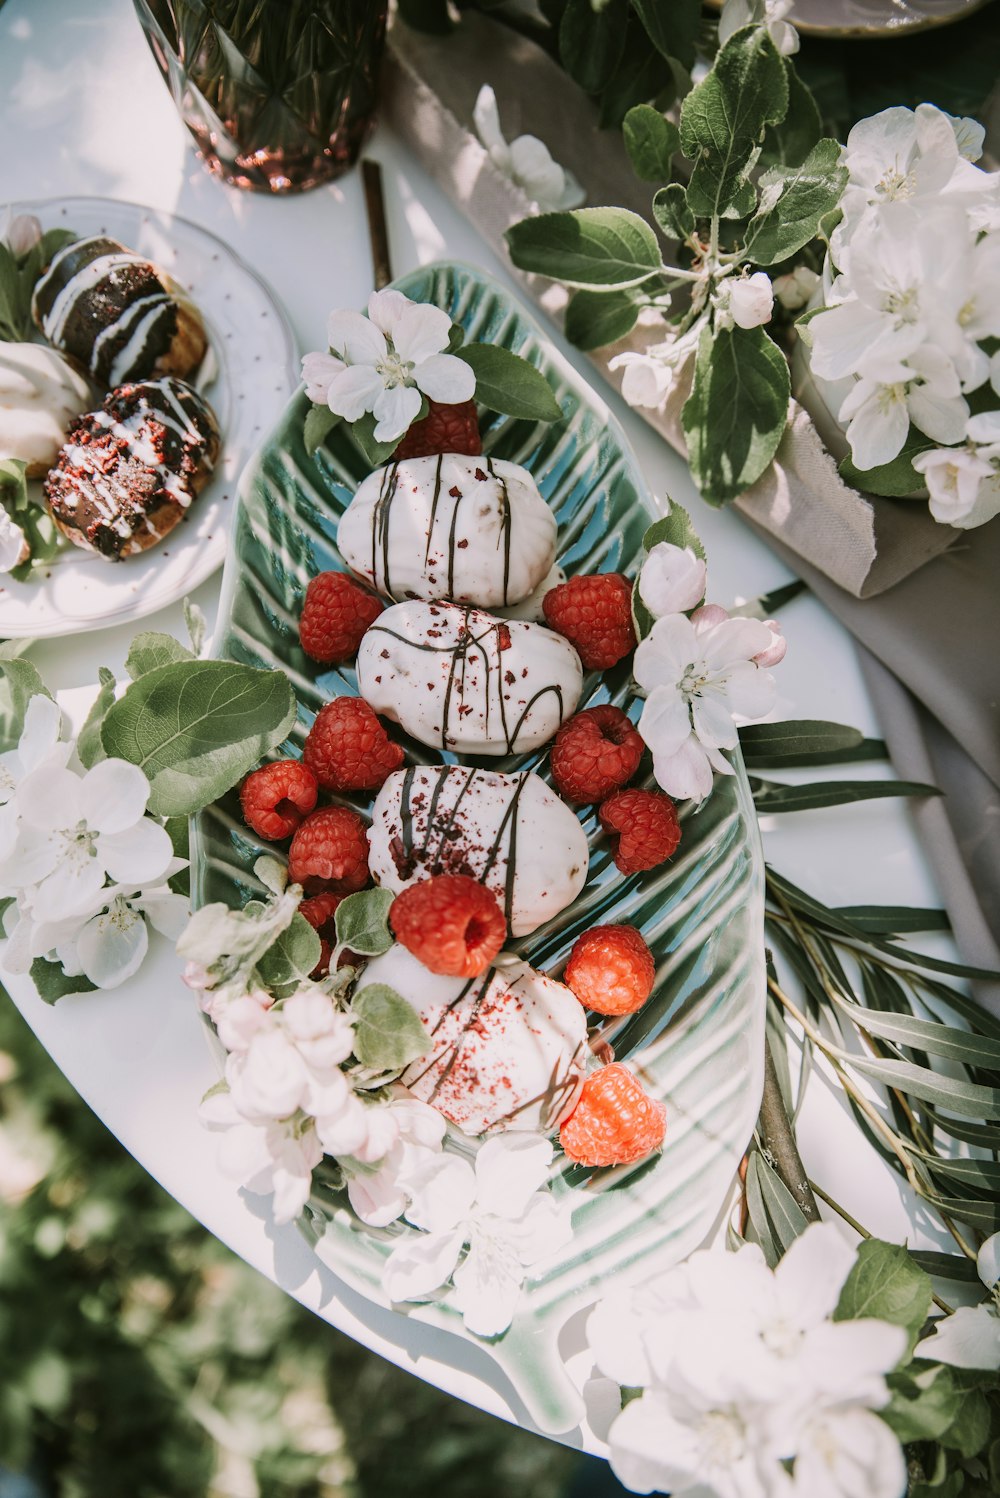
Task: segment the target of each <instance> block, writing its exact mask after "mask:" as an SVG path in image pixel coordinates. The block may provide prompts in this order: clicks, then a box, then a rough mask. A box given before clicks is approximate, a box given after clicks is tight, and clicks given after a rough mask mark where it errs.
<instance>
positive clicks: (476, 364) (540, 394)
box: [455, 343, 562, 421]
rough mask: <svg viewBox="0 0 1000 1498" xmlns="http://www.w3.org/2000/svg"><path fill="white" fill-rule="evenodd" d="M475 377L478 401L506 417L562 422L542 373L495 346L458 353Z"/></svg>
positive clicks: (465, 348) (470, 347)
mask: <svg viewBox="0 0 1000 1498" xmlns="http://www.w3.org/2000/svg"><path fill="white" fill-rule="evenodd" d="M455 357H456V358H458V359H462V360H464V362H465V363H466V364H468V365H469V367H470V369H471V370H472V372H473V374H474V375H475V376H476V400H477V401H478V402H479V403H480V405H483V406H488V407H489V409H490V410H491V411H499V412H500V413H501V414H502V415H504V416H519V417H521V418H523V419H524V420H526V421H559V420H560V418H561V417H562V410H561V408H560V406H559V402H558V401H557V400H556V398H555V396H554V395H553V394H552V387H551V385H550V384H549V382H548V380H547V379H546V378H545V376H544V375H543V374H542V372H541V370H538V369H536V368H535V366H534V365H533V364H529V363H528V361H527V359H522V358H520V356H519V355H517V354H513V353H511V351H510V349H506V348H501V347H500V345H499V344H495V343H467V344H465V345H464V346H463V347H462V348H460V349H457V350H456V354H455Z"/></svg>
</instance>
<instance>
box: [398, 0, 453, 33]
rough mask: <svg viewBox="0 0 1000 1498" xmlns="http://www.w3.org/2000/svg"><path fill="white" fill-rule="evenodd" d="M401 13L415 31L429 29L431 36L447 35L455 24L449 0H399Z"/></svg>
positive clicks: (401, 16) (402, 17)
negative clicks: (449, 7)
mask: <svg viewBox="0 0 1000 1498" xmlns="http://www.w3.org/2000/svg"><path fill="white" fill-rule="evenodd" d="M399 15H400V18H401V19H402V20H404V21H405V22H406V24H407V26H412V27H413V29H414V31H427V32H429V33H430V34H431V36H447V35H448V32H449V31H451V30H453V28H454V25H455V23H454V21H453V20H452V18H451V12H450V10H449V9H448V0H399Z"/></svg>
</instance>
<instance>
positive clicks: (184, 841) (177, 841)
mask: <svg viewBox="0 0 1000 1498" xmlns="http://www.w3.org/2000/svg"><path fill="white" fill-rule="evenodd" d="M163 825H164V827H165V828H166V831H167V836H168V837H169V838H170V843H171V846H172V847H173V850H174V857H175V858H190V856H191V823H190V821H189V820H188V818H187V817H167V819H166V821H165V822H164V824H163ZM167 883H168V885H169V886H170V888H171V889H172V890H173V892H174V894H175V895H184V896H185V897H186V898H190V895H191V870H190V869H181V870H180V872H179V873H177V874H172V875H171V876H170V878H169V879H168V880H167Z"/></svg>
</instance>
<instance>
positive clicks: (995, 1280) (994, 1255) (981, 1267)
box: [976, 1233, 1000, 1294]
mask: <svg viewBox="0 0 1000 1498" xmlns="http://www.w3.org/2000/svg"><path fill="white" fill-rule="evenodd" d="M976 1268H977V1269H978V1271H979V1278H980V1279H981V1280H982V1282H983V1284H984V1285H985V1286H986V1288H987V1290H989V1291H990V1293H991V1294H992V1292H993V1290H994V1289H995V1288H996V1286H997V1285H998V1284H1000V1233H992V1234H991V1235H990V1237H989V1238H987V1239H986V1242H985V1243H983V1244H982V1246H981V1247H980V1249H979V1252H978V1254H977V1255H976Z"/></svg>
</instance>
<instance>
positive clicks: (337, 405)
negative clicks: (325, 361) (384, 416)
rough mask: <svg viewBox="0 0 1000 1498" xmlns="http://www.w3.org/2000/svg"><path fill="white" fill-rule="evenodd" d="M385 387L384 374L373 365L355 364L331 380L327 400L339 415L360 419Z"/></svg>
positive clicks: (346, 418)
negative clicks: (379, 372) (378, 371)
mask: <svg viewBox="0 0 1000 1498" xmlns="http://www.w3.org/2000/svg"><path fill="white" fill-rule="evenodd" d="M380 336H381V335H380ZM384 389H385V386H384V385H383V383H382V376H381V375H380V374H377V373H376V371H375V370H374V369H373V368H372V367H371V365H369V364H354V365H351V367H350V368H349V369H344V370H343V371H342V372H341V373H340V374H338V375H335V376H334V378H333V379H332V380H331V381H330V388H329V390H328V392H327V397H326V401H327V405H328V406H329V407H330V410H331V411H333V412H334V413H335V414H336V415H337V416H342V417H343V418H344V420H345V421H358V420H360V418H361V417H362V416H364V414H365V412H366V411H370V410H371V409H372V408H373V406H374V405H375V402H376V400H377V399H378V397H379V396H380V395H381V394H382V393H383V392H384Z"/></svg>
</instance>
